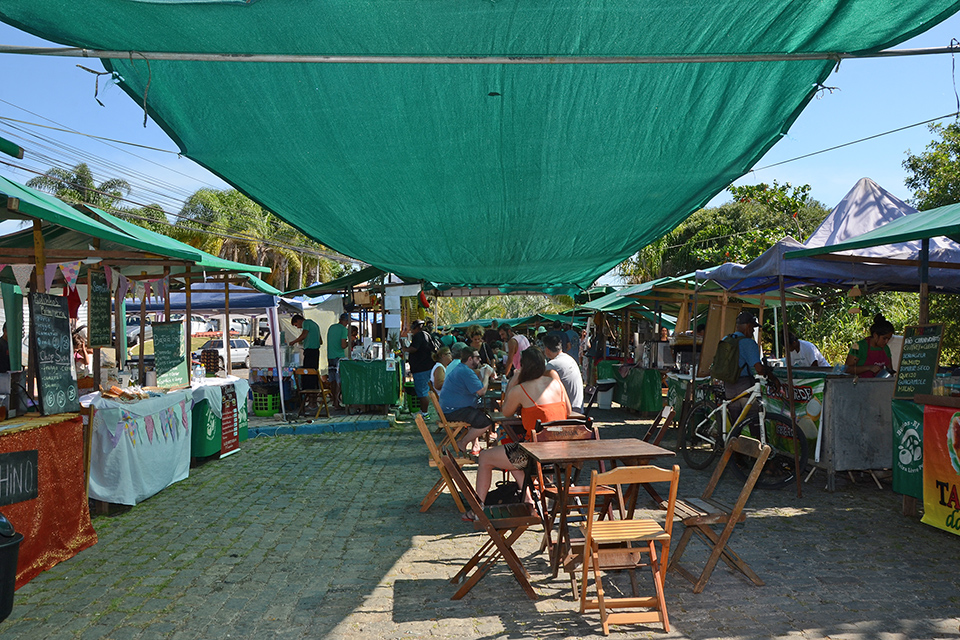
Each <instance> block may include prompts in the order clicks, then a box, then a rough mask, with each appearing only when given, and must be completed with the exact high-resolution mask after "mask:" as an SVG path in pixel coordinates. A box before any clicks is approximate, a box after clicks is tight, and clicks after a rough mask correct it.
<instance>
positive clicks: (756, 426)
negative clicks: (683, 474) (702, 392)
mask: <svg viewBox="0 0 960 640" xmlns="http://www.w3.org/2000/svg"><path fill="white" fill-rule="evenodd" d="M762 389H763V379H762V378H758V379H757V382H756V384H754V385H753V386H751V387H750V388H749V389H747V390H746V391H744V392H743V393H741V394H739V395H737V396H736V397H734V398H731V399H730V400H726V399H723V400H720V401H718V400H716V399H713V400H711V399H706V400H701V401H700V402H697V403H696V404H694V405H693V407H692V408H691V409H690V411H689V413H688V414H687V416H686V418H685V419H684V421H683V425H682V426H681V429H680V442H679V445H678V448H679V449H680V452H681V455H683V459H684V460H685V461H686V462H687V464H688V465H689V466H690V467H692V468H694V469H698V470H699V469H706V468H707V467H708V466H709V465H710V463H711V462H713V461H714V459H715V458H717V456H719V455H720V453H721V452H722V450H723V448H724V447H725V446H726V443H727V441H728V440H729V439H730V438H735V437H737V436H739V435H740V434H741V433H746V434H748V435H750V436H751V437H754V438H757V439H759V440H760V442H761V443H764V444H769V445H770V446H771V447H772V448H773V452H772V453H771V454H770V457H769V458H768V459H767V462H766V463H765V464H764V466H763V471H762V473H761V474H760V478H759V479H758V480H757V486H758V487H762V488H765V489H779V488H781V487H784V486H786V485H788V484H790V483H791V482H793V480H794V478H795V477H796V473H797V468H796V466H795V464H794V459H793V452H794V449H796V451H797V459H798V460H799V463H800V473H803V471H804V470H805V469H806V466H807V438H806V436H804V434H803V431H802V430H801V429H800V427H798V426H797V424H796V423H791V421H790V418H788V417H787V416H783V415H780V414H777V413H769V414H768V413H767V411H766V409H765V407H764V406H763V403H762V402H760V403H759V415H756V414H754V415H751V414H750V409H751V408H752V406H753V404H754V403H755V402H757V401H758V400H759V399H760V397H761V390H762ZM712 390H713V393H714V397H715V398H716V397H720V398H722V397H723V395H722V392H721V390H720V387H713V389H712ZM743 398H746V399H747V402H746V405H745V406H744V407H743V410H742V411H741V412H740V415H739V416H738V417H737V419H736V420H735V421H733V422H732V423H731V422H730V416H729V413H728V411H727V407H728V406H730V404H731V403H732V402H734V401H736V400H740V399H743ZM761 425H762V426H763V428H760V427H761ZM732 462H733V469H734V472H735V473H736V474H737V475H738V476H740V477H741V478H742V479H746V478H747V476H748V475H749V474H750V470H751V469H752V467H753V461H752V460H747V459H743V458H742V457H741V456H739V455H735V456H734V457H733V460H732Z"/></svg>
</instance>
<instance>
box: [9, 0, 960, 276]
mask: <svg viewBox="0 0 960 640" xmlns="http://www.w3.org/2000/svg"><path fill="white" fill-rule="evenodd" d="M958 8H960V5H958V3H957V2H955V1H945V0H903V1H901V2H896V3H891V2H889V1H888V0H817V1H813V0H805V1H793V2H790V1H786V0H736V1H727V2H723V1H720V2H717V1H716V0H710V1H706V0H657V1H652V0H632V1H631V0H607V1H604V2H599V1H597V0H558V1H556V2H549V3H546V2H530V1H529V0H527V1H526V2H521V1H520V0H497V1H496V2H492V1H490V0H458V1H457V2H440V1H438V0H378V1H376V2H373V1H371V0H349V1H346V0H339V1H336V0H261V1H260V2H256V3H252V4H237V3H234V2H225V3H221V2H212V3H206V4H197V3H183V4H178V3H170V2H161V3H150V2H136V1H132V0H85V1H84V2H78V3H68V2H62V0H4V2H3V3H2V4H0V19H2V20H4V21H6V22H9V23H10V24H13V25H16V26H19V27H20V28H23V29H25V30H28V31H30V32H33V33H35V34H37V35H40V36H42V37H44V38H47V39H50V40H54V41H57V42H62V43H64V44H69V45H74V46H83V47H88V48H95V49H104V50H125V51H126V50H139V51H178V52H219V53H237V54H245V53H265V54H268V53H279V54H315V55H321V54H329V55H347V54H356V55H417V56H431V55H433V56H435V55H549V56H558V57H562V56H621V55H632V56H636V55H645V56H649V55H694V54H751V53H803V52H822V51H833V52H840V51H846V52H856V51H864V50H874V49H880V48H884V47H888V46H891V45H894V44H897V43H899V42H902V41H903V40H905V39H906V38H908V37H910V36H912V35H914V34H916V33H918V32H920V31H923V30H925V29H927V28H929V27H931V26H933V25H934V24H936V23H937V22H940V21H942V20H943V19H945V18H946V17H948V16H949V15H951V14H953V13H954V12H956V11H957V10H958ZM132 59H133V61H132V62H131V61H129V60H123V61H112V62H111V61H105V64H106V65H107V66H108V68H110V69H112V70H115V71H116V72H117V73H118V74H119V75H120V76H121V77H122V86H123V87H124V89H126V91H127V92H128V93H129V94H130V95H131V97H134V98H136V99H137V100H138V102H139V101H142V100H143V97H144V94H146V99H147V105H148V109H149V111H150V113H151V115H152V116H153V117H154V118H155V119H156V120H157V121H158V122H159V123H161V126H163V127H164V128H165V129H166V130H167V132H168V133H170V134H171V136H172V137H173V138H174V139H175V140H176V141H177V143H178V144H179V146H180V148H181V150H182V151H183V153H185V154H186V155H187V156H189V157H190V158H192V159H194V160H195V161H197V162H199V163H201V164H203V165H204V166H206V167H208V168H210V169H211V170H213V171H214V172H216V173H217V174H219V175H220V176H222V177H223V178H224V179H225V180H227V181H228V182H230V183H231V184H233V185H235V186H236V187H237V188H238V189H240V190H241V191H243V192H244V193H246V194H248V195H249V196H251V197H252V198H254V199H255V200H257V201H258V202H260V203H261V204H263V205H264V206H266V207H268V208H270V209H271V210H273V211H274V212H276V213H277V214H278V215H280V216H281V217H283V218H284V219H286V220H287V221H288V222H290V223H291V224H293V225H294V226H296V227H298V228H299V229H301V230H302V231H304V232H305V233H307V234H308V235H310V236H312V237H314V238H316V239H317V240H319V241H320V242H323V243H325V244H327V245H328V246H330V247H332V248H334V249H336V250H338V251H341V252H343V253H345V254H347V255H350V256H353V257H355V258H358V259H361V260H364V261H366V262H368V263H370V264H371V265H374V266H376V267H379V268H381V269H383V270H385V271H391V272H394V273H397V274H399V275H402V276H406V277H412V278H418V279H424V280H427V281H431V282H435V283H449V284H453V285H464V284H473V285H485V286H503V287H514V288H524V287H528V286H531V285H538V286H541V287H542V286H544V285H546V286H548V287H554V288H555V290H556V291H557V292H561V291H569V290H572V289H576V288H578V287H586V286H589V285H590V283H591V282H593V280H594V279H595V278H596V277H597V276H598V275H600V274H602V273H603V272H605V271H606V270H608V269H609V268H611V267H612V266H613V265H615V264H616V263H618V262H619V261H621V260H622V259H624V258H625V257H627V256H629V255H631V254H632V253H633V252H635V251H636V250H638V249H639V248H641V247H643V246H644V245H646V244H648V243H649V242H651V241H653V240H654V239H656V238H658V237H659V236H661V235H662V234H663V233H665V232H666V231H668V230H669V229H671V228H673V227H674V226H675V225H677V224H678V223H679V222H680V221H681V220H683V218H684V217H686V216H687V215H689V214H690V213H691V212H692V211H694V210H696V209H697V208H698V207H700V206H702V205H703V204H705V203H706V202H707V201H709V199H710V198H711V197H712V196H713V195H715V194H716V193H718V192H719V191H720V190H721V189H723V188H724V187H725V186H726V185H727V184H729V183H730V182H731V181H732V180H734V179H736V178H737V177H739V176H740V175H742V174H743V173H745V172H746V171H747V170H748V169H749V168H750V167H751V166H752V164H753V163H754V162H756V161H757V159H759V158H760V157H761V156H762V155H763V153H764V152H765V151H766V150H767V149H769V148H770V146H772V145H773V144H774V143H775V142H776V141H777V139H778V138H779V136H780V135H781V133H782V132H784V131H786V129H787V128H788V127H789V125H790V123H792V122H793V120H794V119H795V118H796V116H797V115H798V114H799V112H800V110H801V109H802V108H803V106H804V105H805V104H806V103H807V102H808V101H809V100H810V99H811V98H812V97H813V95H814V93H815V87H816V84H817V83H819V82H822V81H824V80H825V79H826V77H827V76H828V75H829V73H830V71H831V69H832V67H833V63H831V62H829V61H789V62H729V63H709V64H707V63H700V64H692V63H685V64H651V65H450V64H418V65H399V64H290V63H229V62H166V61H164V62H161V61H152V62H150V63H149V64H147V62H145V61H143V60H137V59H136V56H135V55H134V56H133V57H132ZM148 85H149V88H148Z"/></svg>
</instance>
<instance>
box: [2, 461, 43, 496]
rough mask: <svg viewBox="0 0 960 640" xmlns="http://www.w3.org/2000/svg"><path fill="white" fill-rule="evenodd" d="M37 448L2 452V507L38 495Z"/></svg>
mask: <svg viewBox="0 0 960 640" xmlns="http://www.w3.org/2000/svg"><path fill="white" fill-rule="evenodd" d="M37 458H38V452H37V450H36V449H34V450H32V451H14V452H13V453H0V507H2V506H5V505H8V504H14V503H16V502H25V501H27V500H33V499H34V498H36V497H37V495H38V493H37Z"/></svg>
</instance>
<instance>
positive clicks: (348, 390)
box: [339, 360, 400, 405]
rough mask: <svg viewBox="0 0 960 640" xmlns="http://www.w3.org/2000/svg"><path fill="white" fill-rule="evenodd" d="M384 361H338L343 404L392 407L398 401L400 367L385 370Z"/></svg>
mask: <svg viewBox="0 0 960 640" xmlns="http://www.w3.org/2000/svg"><path fill="white" fill-rule="evenodd" d="M388 362H390V361H385V360H372V361H370V362H366V361H363V360H340V364H339V366H340V389H341V393H342V394H343V403H344V404H384V405H393V404H396V403H397V402H398V401H399V400H400V371H399V369H400V366H399V364H397V365H396V368H395V369H394V370H393V371H388V370H387V363H388Z"/></svg>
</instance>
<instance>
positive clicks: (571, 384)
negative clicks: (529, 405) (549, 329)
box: [543, 334, 583, 413]
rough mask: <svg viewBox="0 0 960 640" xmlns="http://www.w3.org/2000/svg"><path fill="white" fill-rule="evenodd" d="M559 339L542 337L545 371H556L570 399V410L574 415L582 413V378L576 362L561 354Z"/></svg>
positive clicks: (552, 336)
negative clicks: (545, 360)
mask: <svg viewBox="0 0 960 640" xmlns="http://www.w3.org/2000/svg"><path fill="white" fill-rule="evenodd" d="M562 349H563V344H562V343H561V342H560V337H559V336H556V335H549V334H547V335H546V336H544V337H543V355H545V356H547V371H551V370H552V371H556V372H557V375H558V376H560V382H562V383H563V388H564V389H566V390H567V395H568V396H569V397H570V408H571V411H573V412H574V413H583V376H582V375H581V374H580V367H579V366H578V365H577V361H576V360H574V359H573V358H571V357H570V356H569V355H568V354H566V353H564V352H563V350H562Z"/></svg>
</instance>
